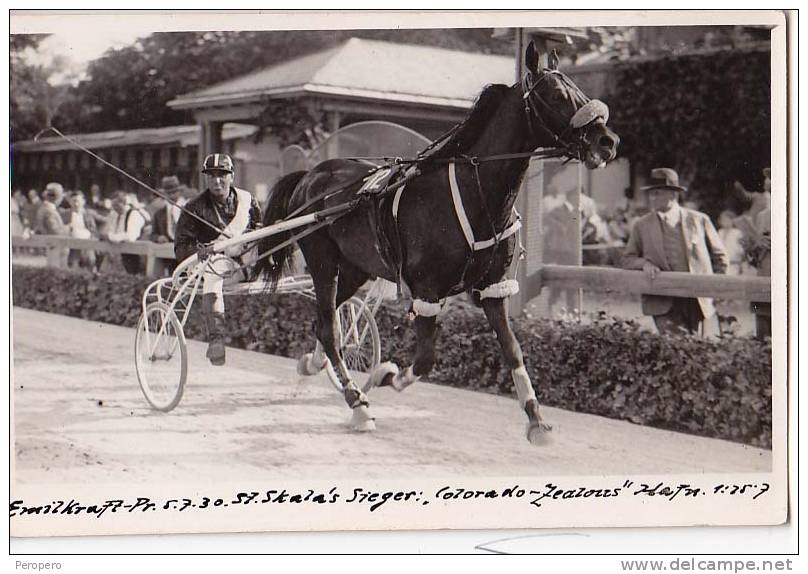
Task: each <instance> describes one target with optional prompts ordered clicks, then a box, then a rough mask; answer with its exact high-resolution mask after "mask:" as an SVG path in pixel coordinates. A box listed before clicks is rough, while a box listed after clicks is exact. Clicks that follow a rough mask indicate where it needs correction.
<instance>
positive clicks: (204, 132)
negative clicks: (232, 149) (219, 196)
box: [196, 120, 224, 189]
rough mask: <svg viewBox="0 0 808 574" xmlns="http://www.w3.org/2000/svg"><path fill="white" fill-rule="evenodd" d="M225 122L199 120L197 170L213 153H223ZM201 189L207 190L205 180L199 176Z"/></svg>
mask: <svg viewBox="0 0 808 574" xmlns="http://www.w3.org/2000/svg"><path fill="white" fill-rule="evenodd" d="M223 124H224V122H215V121H210V120H199V148H198V149H199V158H198V159H197V163H198V164H199V165H197V166H196V169H200V168H201V167H202V162H203V161H205V158H206V157H207V156H208V155H210V154H212V153H222V152H223V150H222V125H223ZM199 189H205V180H204V177H203V176H202V174H201V173H200V174H199Z"/></svg>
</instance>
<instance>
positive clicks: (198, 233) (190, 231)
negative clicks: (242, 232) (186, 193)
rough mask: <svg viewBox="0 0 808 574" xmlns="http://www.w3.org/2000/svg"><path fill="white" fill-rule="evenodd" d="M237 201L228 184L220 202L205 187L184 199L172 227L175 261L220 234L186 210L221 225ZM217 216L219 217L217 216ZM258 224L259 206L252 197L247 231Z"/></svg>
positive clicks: (230, 219) (234, 213)
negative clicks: (224, 198)
mask: <svg viewBox="0 0 808 574" xmlns="http://www.w3.org/2000/svg"><path fill="white" fill-rule="evenodd" d="M237 202H238V199H237V196H236V192H235V190H234V189H233V188H230V195H228V196H227V200H226V201H225V203H224V205H222V204H220V203H216V201H215V200H214V199H213V196H212V195H211V193H210V191H209V190H205V191H203V192H202V193H200V194H199V195H198V196H196V197H195V198H193V199H192V200H191V201H189V202H188V203H186V204H185V205H184V206H183V207H184V211H183V213H182V214H181V215H180V218H179V220H178V221H177V228H176V229H175V230H174V253H175V255H176V258H177V261H183V260H184V259H186V258H188V257H189V256H191V255H193V254H194V253H196V251H197V249H198V248H199V246H200V245H202V244H205V243H210V242H211V241H213V240H215V239H217V238H218V237H219V235H220V233H219V232H218V231H216V230H215V229H214V228H212V227H210V226H208V225H205V224H204V223H202V222H201V221H199V220H197V219H196V218H195V217H192V216H190V215H188V213H186V212H191V213H193V214H195V215H197V216H199V217H201V218H202V219H204V220H205V221H208V222H210V223H211V224H213V226H214V227H215V228H217V229H222V228H223V227H225V226H226V225H227V224H228V223H230V222H231V221H232V219H233V217H235V215H236V206H237ZM217 210H218V215H217ZM220 216H221V220H220V219H219V217H220ZM259 227H261V208H260V207H259V206H258V202H257V201H255V198H254V197H253V198H252V203H251V205H250V222H249V223H248V224H247V231H252V230H254V229H258V228H259Z"/></svg>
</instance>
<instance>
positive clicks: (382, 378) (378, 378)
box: [362, 361, 398, 393]
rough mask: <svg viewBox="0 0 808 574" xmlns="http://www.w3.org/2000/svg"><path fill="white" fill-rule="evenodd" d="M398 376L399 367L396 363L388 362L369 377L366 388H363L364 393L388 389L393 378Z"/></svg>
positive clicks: (373, 371) (374, 370) (378, 367)
mask: <svg viewBox="0 0 808 574" xmlns="http://www.w3.org/2000/svg"><path fill="white" fill-rule="evenodd" d="M397 374H398V366H397V365H396V364H395V363H391V362H390V361H387V362H386V363H381V364H380V365H378V366H377V367H376V368H375V369H373V370H372V371H371V372H370V374H369V375H368V380H367V382H366V383H365V386H364V387H362V392H364V393H367V392H368V391H370V390H371V389H374V388H376V387H386V386H388V385H390V384H391V383H392V381H393V377H395V376H396V375H397Z"/></svg>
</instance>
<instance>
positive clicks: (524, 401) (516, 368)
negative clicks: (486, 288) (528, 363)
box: [482, 298, 552, 444]
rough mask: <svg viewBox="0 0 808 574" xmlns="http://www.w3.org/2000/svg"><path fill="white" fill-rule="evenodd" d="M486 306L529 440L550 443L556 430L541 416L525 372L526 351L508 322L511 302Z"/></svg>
mask: <svg viewBox="0 0 808 574" xmlns="http://www.w3.org/2000/svg"><path fill="white" fill-rule="evenodd" d="M482 306H483V310H484V311H485V316H486V318H487V319H488V323H489V324H490V325H491V328H492V329H494V332H495V333H496V335H497V340H498V341H499V346H500V347H501V348H502V355H503V357H504V359H505V364H506V365H507V367H508V369H509V370H510V371H511V377H512V378H513V384H514V386H515V387H516V395H517V397H518V398H519V404H520V405H521V407H522V409H524V411H525V413H526V414H527V418H528V427H527V438H528V440H529V441H530V442H531V443H533V444H541V443H543V442H546V440H547V439H549V431H551V430H552V426H551V425H549V424H548V423H546V422H544V420H543V419H542V417H541V414H540V413H539V401H538V399H537V398H536V392H535V391H534V389H533V385H532V383H531V382H530V376H529V375H528V374H527V369H526V368H525V361H524V357H523V356H522V347H521V346H520V345H519V341H518V340H517V339H516V335H514V333H513V330H512V329H511V325H510V321H509V319H508V299H507V298H502V299H499V298H498V299H483V300H482Z"/></svg>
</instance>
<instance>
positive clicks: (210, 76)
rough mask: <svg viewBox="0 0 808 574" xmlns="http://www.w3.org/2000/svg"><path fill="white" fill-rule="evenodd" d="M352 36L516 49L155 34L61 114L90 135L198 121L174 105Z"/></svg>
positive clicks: (466, 41)
mask: <svg viewBox="0 0 808 574" xmlns="http://www.w3.org/2000/svg"><path fill="white" fill-rule="evenodd" d="M352 36H358V37H364V38H370V39H379V40H387V41H397V42H405V43H414V44H425V45H432V46H440V47H443V48H450V49H461V50H471V51H478V52H486V53H490V52H498V53H503V54H510V53H511V50H512V47H511V44H510V42H509V41H503V40H497V39H494V38H492V37H491V30H490V29H459V30H443V29H441V30H338V31H317V30H309V31H281V32H251V31H245V32H170V33H155V34H151V35H149V36H147V37H145V38H141V39H139V40H138V41H137V42H136V43H135V44H134V45H132V46H128V47H125V48H122V49H117V50H110V51H108V52H107V53H106V54H104V56H102V57H101V58H99V59H98V60H95V61H93V62H91V63H90V66H89V67H88V69H87V76H88V77H87V79H86V80H85V81H83V82H81V83H80V84H79V85H78V86H77V88H75V90H73V91H72V95H73V97H74V99H75V100H76V101H77V102H80V104H81V105H79V106H78V107H77V108H76V109H72V108H71V111H72V112H73V113H77V114H78V115H77V116H76V115H74V116H73V117H72V118H69V117H66V116H65V115H62V116H60V118H59V119H60V120H62V121H64V122H68V123H71V124H72V125H73V126H75V128H76V129H77V130H79V131H85V132H89V131H103V130H109V129H132V128H141V127H157V126H165V125H177V124H183V123H192V122H193V119H192V118H191V117H189V115H188V112H182V111H177V110H172V109H171V108H169V107H168V106H167V105H166V104H167V102H168V101H170V100H171V99H173V98H175V97H177V96H178V95H180V94H183V93H188V92H191V91H194V90H198V89H202V88H206V87H208V86H211V85H213V84H216V83H218V82H222V81H226V80H229V79H232V78H234V77H236V76H240V75H243V74H246V73H249V72H251V71H254V70H257V69H260V68H263V67H267V66H271V65H273V64H276V63H280V62H283V61H288V60H290V59H293V58H296V57H300V56H302V55H305V54H309V53H312V52H315V51H319V50H323V49H327V48H329V47H332V46H336V45H337V44H339V43H341V42H343V41H345V40H346V39H348V38H350V37H352ZM292 115H293V116H294V115H295V114H292ZM287 120H288V118H287ZM287 120H282V121H283V122H286V123H288V121H287ZM270 121H271V120H270ZM290 139H292V140H294V139H296V137H295V136H293V135H291V134H290Z"/></svg>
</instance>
